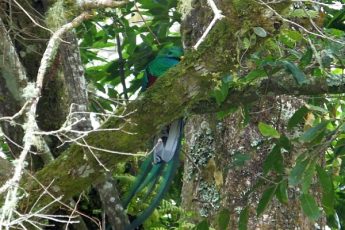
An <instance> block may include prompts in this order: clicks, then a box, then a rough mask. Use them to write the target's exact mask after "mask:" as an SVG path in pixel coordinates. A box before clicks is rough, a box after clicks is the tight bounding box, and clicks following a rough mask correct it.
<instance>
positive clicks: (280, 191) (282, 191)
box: [276, 180, 288, 204]
mask: <svg viewBox="0 0 345 230" xmlns="http://www.w3.org/2000/svg"><path fill="white" fill-rule="evenodd" d="M276 197H277V199H278V200H279V201H280V202H281V203H282V204H287V203H288V182H287V180H283V181H281V182H280V183H279V184H278V188H277V190H276Z"/></svg>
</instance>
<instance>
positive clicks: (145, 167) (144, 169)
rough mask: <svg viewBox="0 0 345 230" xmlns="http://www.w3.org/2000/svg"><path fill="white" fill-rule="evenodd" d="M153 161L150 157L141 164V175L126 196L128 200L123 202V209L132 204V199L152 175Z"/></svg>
mask: <svg viewBox="0 0 345 230" xmlns="http://www.w3.org/2000/svg"><path fill="white" fill-rule="evenodd" d="M152 160H153V159H152V155H151V156H150V157H147V158H146V159H145V161H144V162H143V163H142V164H141V166H140V169H139V174H138V175H137V176H136V179H135V182H134V184H133V185H132V186H131V189H130V190H129V192H128V194H127V195H126V196H125V197H126V198H125V199H124V200H123V201H122V206H123V208H125V209H126V208H127V206H128V204H129V202H131V200H132V198H133V197H134V196H135V194H136V193H137V192H138V191H139V188H140V187H141V185H142V183H143V181H144V180H145V178H146V177H147V175H148V174H149V173H150V171H151V169H152Z"/></svg>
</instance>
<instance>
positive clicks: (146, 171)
mask: <svg viewBox="0 0 345 230" xmlns="http://www.w3.org/2000/svg"><path fill="white" fill-rule="evenodd" d="M182 55H183V50H182V49H181V48H180V47H177V46H172V47H168V48H164V49H162V50H161V51H160V52H159V53H158V55H157V56H156V58H155V59H154V60H152V61H151V62H150V63H149V64H148V66H147V67H146V69H145V73H144V77H143V80H142V91H145V90H146V89H147V88H148V87H150V86H151V85H152V84H153V83H154V82H155V81H156V80H157V78H159V77H161V76H162V75H163V74H164V73H165V72H166V71H167V70H168V69H169V68H171V67H173V66H175V65H177V64H178V63H179V61H180V59H181V57H182ZM182 129H183V121H182V119H178V120H176V121H174V122H173V123H171V124H170V125H169V126H167V127H165V128H164V129H163V130H162V131H161V133H160V134H159V135H157V137H156V138H155V140H154V144H153V146H154V149H153V154H151V155H150V156H149V157H147V158H146V159H145V161H144V162H143V163H142V164H141V166H140V169H139V174H138V175H137V177H136V179H135V182H134V184H133V185H132V187H131V188H130V190H129V192H128V194H127V196H126V198H125V199H124V200H123V207H124V208H125V209H126V208H127V206H128V204H129V203H130V201H131V200H132V199H133V197H135V195H136V194H137V193H138V192H140V191H141V190H144V189H145V188H146V195H145V198H143V199H146V198H148V197H149V196H150V195H152V192H153V191H154V190H155V189H156V195H155V197H154V198H153V199H152V200H151V201H150V204H149V206H148V207H147V208H146V209H145V210H143V211H142V212H141V213H140V214H139V215H138V216H137V218H136V219H135V220H134V221H132V222H131V223H130V225H129V226H126V230H133V229H135V228H137V227H138V226H140V225H141V224H142V223H143V222H144V221H145V220H146V219H147V218H148V217H149V216H150V215H151V214H152V212H153V211H154V209H155V208H156V207H157V206H158V205H159V203H160V201H161V200H162V199H163V197H164V195H165V194H166V192H167V190H168V188H169V185H170V184H171V182H172V180H173V177H174V175H175V172H176V170H177V167H178V162H179V151H180V145H181V138H182ZM160 178H161V179H160Z"/></svg>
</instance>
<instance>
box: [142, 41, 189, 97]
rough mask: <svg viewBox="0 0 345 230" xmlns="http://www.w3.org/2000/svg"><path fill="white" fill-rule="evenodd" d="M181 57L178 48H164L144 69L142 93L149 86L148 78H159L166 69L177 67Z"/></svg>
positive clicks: (180, 51)
mask: <svg viewBox="0 0 345 230" xmlns="http://www.w3.org/2000/svg"><path fill="white" fill-rule="evenodd" d="M182 56H183V50H182V49H181V48H180V47H177V46H172V47H169V48H164V49H162V50H161V51H159V53H158V54H157V56H156V57H155V59H153V60H152V61H151V62H149V64H148V65H147V67H146V70H145V72H144V78H143V81H142V91H145V90H146V89H147V87H148V86H149V76H153V77H156V78H160V77H161V76H162V75H163V74H164V73H165V72H166V71H167V70H168V69H170V68H171V67H174V66H175V65H177V64H178V63H179V61H180V58H181V57H182Z"/></svg>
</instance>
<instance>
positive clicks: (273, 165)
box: [263, 145, 284, 175]
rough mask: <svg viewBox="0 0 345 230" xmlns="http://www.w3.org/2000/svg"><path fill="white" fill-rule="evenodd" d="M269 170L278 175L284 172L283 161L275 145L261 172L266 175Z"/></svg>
mask: <svg viewBox="0 0 345 230" xmlns="http://www.w3.org/2000/svg"><path fill="white" fill-rule="evenodd" d="M271 169H274V170H275V171H276V172H278V173H283V172H284V159H283V156H282V153H281V149H280V146H278V145H275V146H274V147H273V148H272V150H271V152H270V153H269V154H268V155H267V157H266V159H265V161H264V164H263V171H264V174H265V175H266V174H267V173H268V172H269V171H270V170H271Z"/></svg>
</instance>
